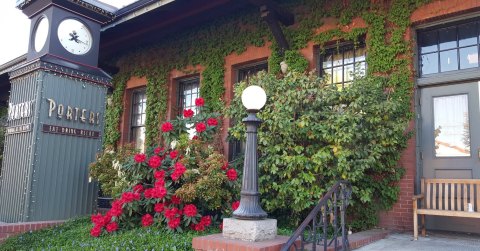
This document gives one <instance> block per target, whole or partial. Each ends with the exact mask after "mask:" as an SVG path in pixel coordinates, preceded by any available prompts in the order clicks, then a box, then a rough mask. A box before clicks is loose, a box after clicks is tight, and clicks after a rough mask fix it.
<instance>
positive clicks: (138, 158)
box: [133, 153, 147, 163]
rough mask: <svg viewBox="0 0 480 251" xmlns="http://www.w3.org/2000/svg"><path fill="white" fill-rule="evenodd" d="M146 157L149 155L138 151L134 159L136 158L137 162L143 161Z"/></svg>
mask: <svg viewBox="0 0 480 251" xmlns="http://www.w3.org/2000/svg"><path fill="white" fill-rule="evenodd" d="M146 158H147V156H145V154H143V153H138V154H135V157H134V158H133V159H134V160H135V162H137V163H143V162H144V161H145V159H146Z"/></svg>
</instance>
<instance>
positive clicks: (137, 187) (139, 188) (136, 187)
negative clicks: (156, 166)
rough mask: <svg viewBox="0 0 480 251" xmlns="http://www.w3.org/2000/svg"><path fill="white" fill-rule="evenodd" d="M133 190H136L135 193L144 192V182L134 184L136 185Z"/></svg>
mask: <svg viewBox="0 0 480 251" xmlns="http://www.w3.org/2000/svg"><path fill="white" fill-rule="evenodd" d="M133 191H134V192H135V193H141V192H143V186H142V184H137V185H136V186H134V187H133Z"/></svg>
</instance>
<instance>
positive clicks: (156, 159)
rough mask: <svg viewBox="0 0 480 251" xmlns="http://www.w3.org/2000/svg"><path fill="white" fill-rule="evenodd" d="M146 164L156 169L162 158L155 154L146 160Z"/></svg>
mask: <svg viewBox="0 0 480 251" xmlns="http://www.w3.org/2000/svg"><path fill="white" fill-rule="evenodd" d="M148 165H149V166H150V167H151V168H153V169H156V168H158V167H160V165H162V158H160V157H158V156H156V155H155V156H153V157H151V158H150V159H149V160H148Z"/></svg>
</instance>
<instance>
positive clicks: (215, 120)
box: [207, 118, 218, 126]
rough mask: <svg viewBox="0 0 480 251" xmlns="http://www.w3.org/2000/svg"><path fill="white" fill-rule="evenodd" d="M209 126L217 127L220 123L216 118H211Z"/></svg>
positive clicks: (208, 120) (208, 122)
mask: <svg viewBox="0 0 480 251" xmlns="http://www.w3.org/2000/svg"><path fill="white" fill-rule="evenodd" d="M207 125H209V126H216V125H218V121H217V119H215V118H209V119H207Z"/></svg>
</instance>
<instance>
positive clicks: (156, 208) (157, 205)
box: [153, 203, 165, 213]
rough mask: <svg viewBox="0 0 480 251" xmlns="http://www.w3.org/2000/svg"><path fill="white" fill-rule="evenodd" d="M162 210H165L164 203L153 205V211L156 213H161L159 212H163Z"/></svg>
mask: <svg viewBox="0 0 480 251" xmlns="http://www.w3.org/2000/svg"><path fill="white" fill-rule="evenodd" d="M164 209H165V204H164V203H157V204H155V207H154V209H153V210H154V211H155V212H157V213H161V212H163V210H164Z"/></svg>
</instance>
